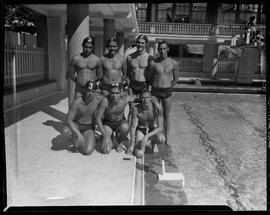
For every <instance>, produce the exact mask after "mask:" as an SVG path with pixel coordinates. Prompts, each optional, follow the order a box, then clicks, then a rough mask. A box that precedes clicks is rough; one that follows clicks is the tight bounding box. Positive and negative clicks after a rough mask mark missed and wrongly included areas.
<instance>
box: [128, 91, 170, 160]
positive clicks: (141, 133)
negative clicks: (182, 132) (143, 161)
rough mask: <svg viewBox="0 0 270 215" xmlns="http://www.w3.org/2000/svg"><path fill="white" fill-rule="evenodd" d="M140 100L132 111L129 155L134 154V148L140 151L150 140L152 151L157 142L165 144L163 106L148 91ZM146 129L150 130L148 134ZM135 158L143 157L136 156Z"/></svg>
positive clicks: (144, 92)
mask: <svg viewBox="0 0 270 215" xmlns="http://www.w3.org/2000/svg"><path fill="white" fill-rule="evenodd" d="M139 99H140V100H139V104H137V105H136V106H134V107H133V109H132V123H131V128H130V137H131V144H130V147H129V149H128V151H127V153H128V154H132V153H133V151H134V147H136V148H139V149H140V148H141V147H142V144H144V145H145V146H146V145H148V140H151V145H149V146H151V148H152V150H153V149H154V144H155V140H157V142H158V143H164V141H165V136H164V134H163V118H162V107H161V105H160V104H159V103H158V101H156V100H154V99H152V98H151V93H150V91H148V90H144V91H142V92H141V93H140V95H139ZM146 129H148V132H146ZM134 152H135V151H134ZM142 153H144V151H143V152H142ZM135 156H141V155H138V154H135Z"/></svg>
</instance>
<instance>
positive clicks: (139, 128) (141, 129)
mask: <svg viewBox="0 0 270 215" xmlns="http://www.w3.org/2000/svg"><path fill="white" fill-rule="evenodd" d="M153 130H154V128H149V130H148V133H149V132H151V131H153ZM136 131H140V132H142V133H143V135H146V127H145V126H139V125H138V126H137V128H136Z"/></svg>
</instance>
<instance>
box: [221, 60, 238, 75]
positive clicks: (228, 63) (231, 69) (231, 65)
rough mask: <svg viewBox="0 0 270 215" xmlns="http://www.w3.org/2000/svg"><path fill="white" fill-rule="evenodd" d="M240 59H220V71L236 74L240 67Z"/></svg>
mask: <svg viewBox="0 0 270 215" xmlns="http://www.w3.org/2000/svg"><path fill="white" fill-rule="evenodd" d="M239 63H240V59H227V60H218V68H217V72H218V73H223V74H224V73H226V74H235V73H236V72H237V70H238V68H239Z"/></svg>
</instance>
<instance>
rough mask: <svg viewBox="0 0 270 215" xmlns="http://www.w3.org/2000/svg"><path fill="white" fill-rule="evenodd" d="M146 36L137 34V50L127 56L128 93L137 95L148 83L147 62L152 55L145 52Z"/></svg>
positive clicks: (150, 59)
mask: <svg viewBox="0 0 270 215" xmlns="http://www.w3.org/2000/svg"><path fill="white" fill-rule="evenodd" d="M147 44H148V38H147V36H145V35H139V36H138V37H137V39H136V45H137V51H136V52H134V53H132V54H130V55H129V56H128V57H127V76H128V79H129V88H130V90H129V94H130V95H137V96H138V95H139V93H140V92H142V91H143V90H144V89H145V88H147V87H148V84H149V75H150V74H149V64H150V62H151V61H152V60H154V58H153V56H151V55H149V54H148V53H147V52H146V46H147Z"/></svg>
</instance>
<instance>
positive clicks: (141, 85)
mask: <svg viewBox="0 0 270 215" xmlns="http://www.w3.org/2000/svg"><path fill="white" fill-rule="evenodd" d="M129 87H130V88H131V89H132V91H133V93H135V94H140V93H141V92H142V91H143V90H144V89H146V88H147V84H146V82H145V81H135V80H132V81H130V83H129Z"/></svg>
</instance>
